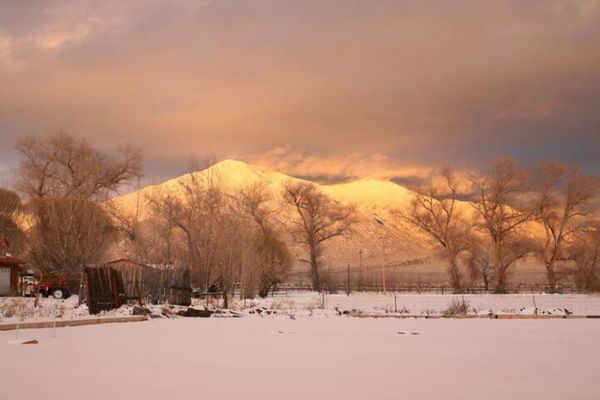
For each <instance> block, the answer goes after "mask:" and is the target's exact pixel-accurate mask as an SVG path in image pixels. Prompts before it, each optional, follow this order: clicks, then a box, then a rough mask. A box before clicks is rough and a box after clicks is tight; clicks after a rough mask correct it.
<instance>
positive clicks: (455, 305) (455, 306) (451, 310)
mask: <svg viewBox="0 0 600 400" xmlns="http://www.w3.org/2000/svg"><path fill="white" fill-rule="evenodd" d="M469 306H470V305H469V302H468V301H467V300H465V298H464V297H461V298H460V299H459V298H454V299H452V301H451V302H450V304H449V305H448V308H447V309H445V310H444V311H442V314H443V315H445V316H446V317H452V316H455V315H467V312H468V311H469Z"/></svg>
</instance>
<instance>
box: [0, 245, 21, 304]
mask: <svg viewBox="0 0 600 400" xmlns="http://www.w3.org/2000/svg"><path fill="white" fill-rule="evenodd" d="M24 264H25V261H24V260H22V259H20V258H19V257H15V256H13V255H11V254H10V243H9V241H8V239H6V238H5V237H4V236H0V296H16V295H18V293H19V277H20V276H21V270H22V268H23V267H22V266H23V265H24Z"/></svg>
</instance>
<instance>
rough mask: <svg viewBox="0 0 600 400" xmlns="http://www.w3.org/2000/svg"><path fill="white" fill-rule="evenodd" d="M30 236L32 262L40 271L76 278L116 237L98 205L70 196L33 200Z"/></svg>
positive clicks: (98, 259)
mask: <svg viewBox="0 0 600 400" xmlns="http://www.w3.org/2000/svg"><path fill="white" fill-rule="evenodd" d="M30 207H31V208H32V209H33V211H34V212H33V216H34V218H33V225H32V228H31V237H30V239H29V245H30V254H31V259H32V261H33V263H34V264H35V265H36V266H37V267H39V268H40V269H41V270H42V271H46V272H58V271H61V272H64V273H66V274H67V275H68V276H69V277H70V278H71V279H72V281H73V283H74V282H75V281H76V280H77V277H78V275H79V272H80V270H81V267H82V266H83V265H85V264H94V263H97V262H100V261H102V259H103V257H104V255H105V254H106V251H107V250H108V248H109V246H110V245H111V244H112V243H113V241H114V239H115V235H114V229H113V226H112V224H111V220H110V217H109V216H108V215H107V214H106V213H105V212H104V210H102V208H101V207H100V206H98V205H97V204H95V203H93V202H90V201H87V200H80V199H73V198H44V199H34V200H33V201H32V202H31V204H30Z"/></svg>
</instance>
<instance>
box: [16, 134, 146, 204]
mask: <svg viewBox="0 0 600 400" xmlns="http://www.w3.org/2000/svg"><path fill="white" fill-rule="evenodd" d="M16 148H17V150H18V151H19V153H21V165H20V167H19V170H18V181H17V186H18V188H19V190H20V191H21V192H23V193H24V194H25V195H27V196H28V197H30V198H42V197H49V196H50V197H76V198H80V199H85V200H104V199H106V198H108V196H109V195H110V194H111V193H113V192H115V191H117V190H118V189H119V188H120V187H121V186H123V185H126V184H129V183H131V182H133V181H134V180H135V179H137V178H138V177H139V176H141V172H142V162H141V161H142V160H141V152H140V151H139V150H138V149H134V148H132V147H130V146H124V147H122V148H121V149H120V157H119V158H111V157H109V156H108V155H106V154H104V153H102V152H101V151H99V150H97V149H95V148H93V147H92V146H91V145H90V144H89V143H88V142H87V141H85V140H79V139H75V138H74V137H72V136H69V135H67V134H64V133H59V134H56V135H52V136H49V137H47V138H43V139H36V138H26V139H23V140H21V141H19V142H18V143H17V146H16Z"/></svg>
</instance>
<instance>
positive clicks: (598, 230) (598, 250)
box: [569, 222, 600, 292]
mask: <svg viewBox="0 0 600 400" xmlns="http://www.w3.org/2000/svg"><path fill="white" fill-rule="evenodd" d="M574 235H575V237H576V240H573V241H572V242H571V243H570V245H569V252H570V253H571V258H572V259H573V260H574V261H575V266H574V269H573V271H572V275H573V277H574V278H575V284H576V286H577V287H578V288H579V289H581V290H586V291H592V292H598V291H600V222H595V223H592V224H590V226H588V227H587V228H585V229H581V230H578V231H577V232H576V233H575V234H574Z"/></svg>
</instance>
